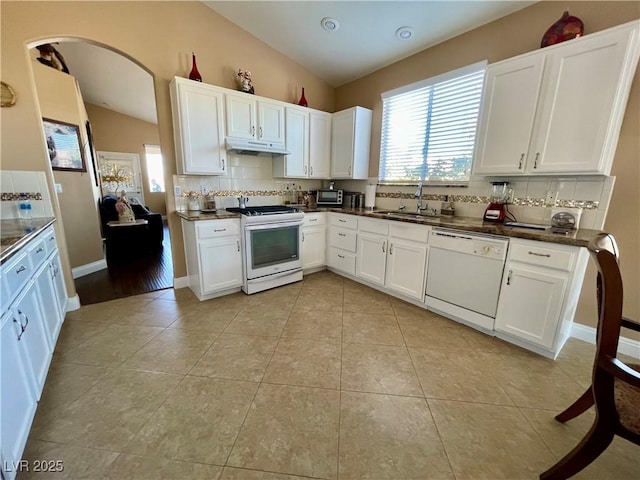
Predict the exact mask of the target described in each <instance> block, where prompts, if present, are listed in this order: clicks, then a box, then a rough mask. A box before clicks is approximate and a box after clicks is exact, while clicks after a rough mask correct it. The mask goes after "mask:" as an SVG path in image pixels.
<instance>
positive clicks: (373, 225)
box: [358, 218, 389, 237]
mask: <svg viewBox="0 0 640 480" xmlns="http://www.w3.org/2000/svg"><path fill="white" fill-rule="evenodd" d="M358 230H359V231H361V232H369V233H375V234H377V235H384V236H385V237H386V236H387V235H388V234H389V224H388V223H387V222H385V221H384V220H371V219H369V218H361V219H360V220H359V221H358Z"/></svg>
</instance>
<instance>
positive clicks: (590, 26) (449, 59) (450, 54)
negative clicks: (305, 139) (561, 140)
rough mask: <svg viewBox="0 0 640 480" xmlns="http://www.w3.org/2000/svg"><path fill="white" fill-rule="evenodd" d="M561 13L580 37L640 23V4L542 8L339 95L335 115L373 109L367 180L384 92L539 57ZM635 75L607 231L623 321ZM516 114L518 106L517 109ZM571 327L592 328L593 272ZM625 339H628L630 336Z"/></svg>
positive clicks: (636, 150) (630, 234) (629, 308)
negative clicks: (581, 27) (615, 246)
mask: <svg viewBox="0 0 640 480" xmlns="http://www.w3.org/2000/svg"><path fill="white" fill-rule="evenodd" d="M564 10H569V11H570V13H571V14H572V15H575V16H577V17H579V18H580V19H582V21H583V22H584V24H585V34H589V33H592V32H596V31H599V30H603V29H605V28H609V27H612V26H615V25H618V24H621V23H625V22H628V21H631V20H635V19H637V18H639V17H640V8H638V2H540V3H537V4H535V5H533V6H531V7H528V8H526V9H523V10H521V11H519V12H516V13H513V14H511V15H509V16H507V17H504V18H501V19H499V20H497V21H494V22H492V23H489V24H487V25H484V26H482V27H480V28H477V29H475V30H473V31H471V32H468V33H466V34H464V35H460V36H458V37H455V38H453V39H451V40H448V41H446V42H444V43H442V44H440V45H437V46H435V47H433V48H430V49H428V50H424V51H422V52H420V53H418V54H416V55H413V56H411V57H409V58H407V59H404V60H402V61H399V62H397V63H394V64H393V65H390V66H388V67H386V68H383V69H381V70H378V71H377V72H374V73H372V74H371V75H368V76H366V77H364V78H361V79H359V80H356V81H354V82H352V83H349V84H346V85H344V86H342V87H339V88H337V89H336V100H335V106H336V110H341V109H344V108H348V107H351V106H354V105H362V106H365V107H368V108H371V109H373V130H372V135H371V162H370V164H369V175H370V176H372V177H377V176H378V164H379V161H378V160H379V157H380V130H381V118H382V101H381V99H380V94H381V93H382V92H384V91H387V90H390V89H393V88H395V87H399V86H401V85H406V84H408V83H411V82H415V81H418V80H422V79H425V78H429V77H432V76H434V75H438V74H440V73H443V72H447V71H449V70H453V69H455V68H459V67H462V66H465V65H468V64H471V63H474V62H478V61H480V60H484V59H486V60H488V61H489V63H493V62H496V61H499V60H503V59H506V58H510V57H513V56H515V55H519V54H521V53H525V52H529V51H532V50H536V49H538V48H539V47H540V39H541V37H542V35H543V33H544V32H545V31H546V30H547V28H548V27H549V25H551V24H552V23H554V22H555V21H556V20H557V19H558V18H559V17H560V15H561V14H562V12H563V11H564ZM639 78H640V73H636V77H635V79H634V83H633V87H632V90H631V95H630V98H629V104H628V106H627V111H626V114H625V117H624V122H623V125H622V131H621V134H620V140H619V143H618V150H617V152H616V156H615V160H614V164H613V171H612V175H615V176H616V177H617V179H616V185H615V189H614V193H613V198H612V201H611V206H610V209H609V215H608V219H607V222H606V225H605V229H606V230H607V231H609V232H611V233H613V234H614V235H615V237H616V239H617V240H618V242H619V246H620V249H621V252H622V259H621V268H622V274H623V277H624V285H625V292H626V293H627V294H626V296H625V307H624V312H625V315H627V316H629V317H630V318H636V319H637V318H640V303H639V302H640V298H639V296H638V295H637V292H638V291H640V278H639V277H640V223H639V222H640V194H639V188H638V185H640V166H639V164H640V162H639V158H640V139H639V137H640V135H639V132H640V125H639V116H640V98H639V96H640V91H639V90H640V80H639ZM514 107H515V106H514ZM576 321H578V322H580V323H584V324H586V325H590V326H595V325H596V303H595V269H594V268H593V266H590V268H589V270H588V273H587V276H586V277H585V287H584V288H583V292H582V294H581V298H580V303H579V305H578V311H577V314H576ZM629 336H632V335H631V334H629Z"/></svg>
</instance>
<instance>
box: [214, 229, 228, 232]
mask: <svg viewBox="0 0 640 480" xmlns="http://www.w3.org/2000/svg"><path fill="white" fill-rule="evenodd" d="M213 231H214V232H226V231H227V229H226V228H220V229H218V230H216V229H215V228H214V229H213Z"/></svg>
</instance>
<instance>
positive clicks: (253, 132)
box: [251, 125, 256, 136]
mask: <svg viewBox="0 0 640 480" xmlns="http://www.w3.org/2000/svg"><path fill="white" fill-rule="evenodd" d="M251 135H253V136H255V135H256V127H255V125H253V126H251Z"/></svg>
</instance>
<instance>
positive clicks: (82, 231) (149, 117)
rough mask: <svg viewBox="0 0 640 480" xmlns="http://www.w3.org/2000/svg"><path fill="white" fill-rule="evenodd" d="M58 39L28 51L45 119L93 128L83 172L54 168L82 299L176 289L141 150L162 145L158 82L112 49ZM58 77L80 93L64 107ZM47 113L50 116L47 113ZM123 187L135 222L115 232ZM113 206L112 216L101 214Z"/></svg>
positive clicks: (157, 200)
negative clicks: (136, 210) (155, 84)
mask: <svg viewBox="0 0 640 480" xmlns="http://www.w3.org/2000/svg"><path fill="white" fill-rule="evenodd" d="M57 40H58V41H57V43H55V44H48V45H51V46H52V47H53V51H54V54H53V55H52V54H51V52H52V50H51V48H48V47H47V48H46V49H42V48H39V47H42V46H43V45H44V44H46V41H43V42H42V43H41V44H39V45H37V46H36V45H33V46H32V47H33V48H31V50H30V53H31V57H32V60H33V61H34V74H35V76H36V77H37V78H36V85H37V90H38V97H39V101H40V105H41V110H42V111H43V116H47V117H51V118H54V119H58V120H62V121H67V122H68V123H73V124H77V125H82V126H84V124H85V123H86V125H87V127H86V131H85V130H84V129H81V132H82V134H83V139H82V143H83V151H84V156H85V160H86V163H87V165H88V168H87V171H86V173H70V172H58V171H55V170H54V172H53V174H54V180H55V182H56V184H59V185H60V188H59V189H58V188H57V191H58V200H59V203H60V208H61V212H62V217H63V221H64V224H65V235H66V240H67V245H68V248H69V252H70V261H71V267H72V271H73V276H74V281H75V285H76V290H77V293H78V295H79V297H80V303H81V304H83V305H86V304H90V303H98V302H102V301H106V300H111V299H115V298H121V297H125V296H130V295H136V294H141V293H146V292H149V291H153V290H158V289H163V288H171V287H172V286H173V259H172V258H171V247H170V244H169V242H170V236H169V231H168V226H167V224H166V198H165V195H166V194H165V192H164V191H157V189H153V190H152V182H150V179H149V178H147V177H148V173H147V165H146V158H145V145H159V144H160V138H159V130H158V125H157V110H156V104H155V90H154V88H155V87H154V81H153V76H152V75H151V73H150V72H148V71H147V70H146V69H144V68H143V67H142V66H140V65H139V64H137V63H136V62H134V61H132V60H131V59H130V58H129V57H127V56H126V55H125V54H121V53H120V52H117V51H114V50H112V49H110V48H108V47H104V46H99V45H96V44H93V43H91V42H88V41H82V40H78V39H69V40H60V39H57ZM43 52H48V55H49V56H48V57H46V58H44V57H45V55H44V53H43ZM49 57H51V58H49ZM54 57H55V58H56V59H58V60H59V61H57V62H56V61H53V59H54ZM43 60H45V61H43ZM60 65H63V66H64V68H60ZM43 69H44V70H43ZM43 72H44V73H43ZM56 75H57V77H56ZM70 78H71V79H72V80H70ZM58 80H59V81H60V82H62V83H65V84H66V85H67V86H68V85H69V84H71V85H72V88H67V90H68V91H70V93H77V95H75V97H74V98H71V95H69V98H68V99H66V100H65V101H64V102H62V101H61V99H60V97H56V96H55V95H56V94H57V92H58V91H59V90H58V89H57V86H58V85H57V84H56V86H55V87H54V88H50V85H51V84H52V83H56V82H58ZM76 91H77V92H76ZM47 110H48V111H52V110H53V113H52V114H51V115H45V111H47ZM68 116H71V117H72V118H71V119H69V118H67V117H68ZM62 117H64V118H62ZM158 154H159V155H161V152H160V151H159V149H158ZM162 180H164V179H162ZM162 183H163V184H164V182H162ZM122 190H125V192H126V197H127V198H128V199H135V201H134V202H132V203H135V204H136V206H137V207H139V208H138V213H136V212H135V211H134V213H135V215H136V219H135V220H136V222H135V225H133V224H132V225H125V226H122V227H120V228H118V226H117V225H116V224H117V223H118V221H119V218H118V215H117V212H116V208H117V207H116V203H117V197H118V196H120V194H121V192H122ZM114 195H115V197H114ZM108 197H112V198H110V199H109V202H107V201H106V199H107V198H108ZM107 204H108V207H109V208H111V209H112V210H110V211H109V216H108V217H105V216H104V212H105V211H106V210H108V208H105V206H107ZM132 206H133V205H132ZM114 214H115V218H114V217H113V215H114ZM138 215H141V216H138ZM110 222H115V223H112V225H111V226H109V225H108V224H109V223H110ZM114 245H115V246H116V247H117V248H115V247H114ZM114 252H115V253H118V255H115V254H114ZM119 254H122V255H119Z"/></svg>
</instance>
